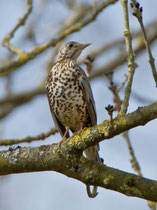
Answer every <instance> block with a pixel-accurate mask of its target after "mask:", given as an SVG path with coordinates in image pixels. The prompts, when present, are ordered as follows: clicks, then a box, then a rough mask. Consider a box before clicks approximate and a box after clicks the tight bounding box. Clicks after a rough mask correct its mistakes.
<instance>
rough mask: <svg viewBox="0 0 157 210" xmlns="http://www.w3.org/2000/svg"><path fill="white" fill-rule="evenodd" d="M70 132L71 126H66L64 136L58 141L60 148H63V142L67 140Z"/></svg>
mask: <svg viewBox="0 0 157 210" xmlns="http://www.w3.org/2000/svg"><path fill="white" fill-rule="evenodd" d="M68 132H69V128H68V127H66V130H65V133H64V136H63V138H62V140H61V141H60V142H59V143H58V146H59V148H61V144H62V143H63V142H64V141H65V140H66V136H67V134H68Z"/></svg>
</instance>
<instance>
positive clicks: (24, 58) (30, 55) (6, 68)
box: [0, 0, 118, 76]
mask: <svg viewBox="0 0 157 210" xmlns="http://www.w3.org/2000/svg"><path fill="white" fill-rule="evenodd" d="M117 1H118V0H108V1H105V2H103V3H102V4H101V5H100V6H99V7H98V8H97V9H96V11H95V12H94V13H92V14H91V15H90V16H89V17H87V18H86V19H84V20H82V21H80V23H77V24H75V25H73V26H71V27H69V28H68V29H66V30H64V31H63V32H62V33H61V34H59V35H57V38H52V39H50V40H49V41H48V42H47V43H45V44H42V45H40V46H37V47H35V48H34V49H33V50H31V51H29V52H24V53H22V54H20V56H19V58H18V59H17V60H14V61H11V62H10V63H8V64H6V65H3V66H2V67H0V76H4V75H6V74H8V73H9V72H11V71H15V69H17V68H19V67H20V66H22V65H23V64H25V63H27V62H28V61H30V60H32V59H34V58H35V57H36V56H37V55H39V54H40V53H42V52H44V51H45V50H46V49H48V48H49V47H52V46H53V47H54V46H56V44H57V43H58V42H59V41H61V40H63V39H64V38H66V37H67V36H69V35H70V34H72V33H74V32H77V31H80V30H81V29H82V28H84V27H85V26H86V25H88V24H89V23H91V22H92V21H94V20H95V19H96V17H97V16H98V14H99V13H101V12H102V11H103V9H105V8H106V7H108V6H109V5H111V4H114V3H115V2H117Z"/></svg>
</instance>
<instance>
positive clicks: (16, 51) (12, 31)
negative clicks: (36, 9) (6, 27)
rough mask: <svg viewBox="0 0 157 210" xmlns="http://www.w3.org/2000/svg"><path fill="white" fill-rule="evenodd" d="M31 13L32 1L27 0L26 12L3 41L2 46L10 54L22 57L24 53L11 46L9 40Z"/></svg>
mask: <svg viewBox="0 0 157 210" xmlns="http://www.w3.org/2000/svg"><path fill="white" fill-rule="evenodd" d="M31 12H32V0H27V12H26V13H25V14H24V16H23V17H22V18H20V19H19V20H18V22H17V24H16V25H15V27H14V28H13V29H12V30H11V32H10V33H9V34H7V35H6V37H5V38H4V40H3V46H5V47H7V48H8V49H9V50H10V51H11V52H13V53H15V54H17V55H22V54H23V53H24V52H23V51H21V50H20V49H18V48H16V47H14V46H13V45H11V44H10V40H11V38H13V37H14V33H15V32H16V31H17V29H18V28H19V27H20V26H23V25H24V24H25V22H26V20H27V18H28V16H29V15H30V13H31Z"/></svg>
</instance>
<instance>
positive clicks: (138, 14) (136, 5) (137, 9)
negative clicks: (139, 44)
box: [131, 0, 157, 87]
mask: <svg viewBox="0 0 157 210" xmlns="http://www.w3.org/2000/svg"><path fill="white" fill-rule="evenodd" d="M131 7H132V8H133V13H132V14H133V15H134V16H135V17H136V18H137V20H138V22H139V24H140V26H141V30H142V34H143V39H144V43H145V46H146V49H147V52H148V56H149V63H150V66H151V69H152V74H153V78H154V80H155V83H156V87H157V70H156V66H155V60H154V58H153V55H152V52H151V48H150V43H149V41H148V38H147V34H146V30H145V27H144V24H143V18H142V11H143V8H142V7H140V4H139V3H138V2H137V1H136V0H134V1H133V0H132V2H131Z"/></svg>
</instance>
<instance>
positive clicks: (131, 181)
mask: <svg viewBox="0 0 157 210" xmlns="http://www.w3.org/2000/svg"><path fill="white" fill-rule="evenodd" d="M120 188H121V189H122V190H123V191H125V194H126V195H128V196H132V195H134V196H138V197H140V196H142V192H141V191H140V190H139V189H138V188H137V187H136V179H135V178H133V177H129V178H127V179H125V181H124V184H123V185H122V186H121V187H120Z"/></svg>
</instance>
